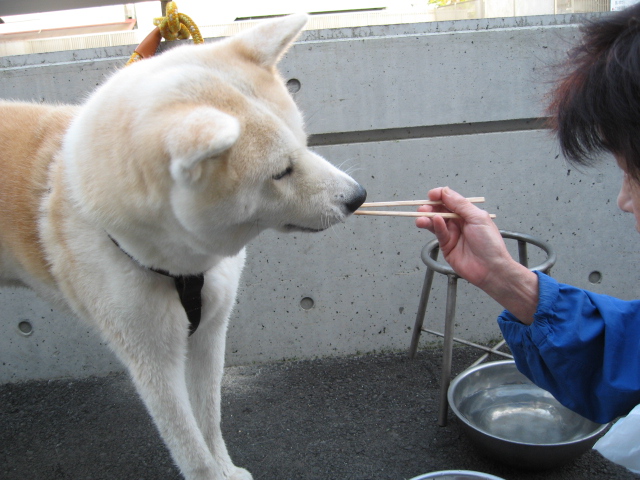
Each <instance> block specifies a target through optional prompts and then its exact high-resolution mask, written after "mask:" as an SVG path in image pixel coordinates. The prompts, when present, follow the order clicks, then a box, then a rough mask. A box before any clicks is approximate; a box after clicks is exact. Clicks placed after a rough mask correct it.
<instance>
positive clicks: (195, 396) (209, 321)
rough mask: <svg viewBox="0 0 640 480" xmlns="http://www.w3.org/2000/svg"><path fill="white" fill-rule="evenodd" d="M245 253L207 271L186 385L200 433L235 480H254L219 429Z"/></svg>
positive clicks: (225, 260) (190, 345) (189, 359)
mask: <svg viewBox="0 0 640 480" xmlns="http://www.w3.org/2000/svg"><path fill="white" fill-rule="evenodd" d="M244 259H245V253H244V251H242V252H241V253H240V254H239V255H238V256H236V257H232V258H226V259H224V260H222V261H221V262H220V263H219V264H218V265H216V267H214V268H213V269H212V270H210V271H209V272H207V275H206V277H205V286H204V288H203V295H202V296H203V311H202V320H201V322H200V326H199V327H198V330H197V331H196V332H195V333H194V334H193V335H192V336H191V337H189V341H188V352H187V369H186V377H187V386H188V389H189V398H190V400H191V404H192V407H193V410H194V413H195V415H196V419H197V421H198V424H199V425H200V430H201V431H202V433H203V435H204V438H205V441H206V442H207V445H208V446H209V449H210V450H211V453H212V454H213V456H214V458H215V459H216V460H217V461H218V462H219V463H220V464H221V465H225V466H226V468H225V471H226V472H229V478H230V479H232V480H251V479H252V476H251V474H250V473H249V472H248V471H246V470H244V469H242V468H238V467H235V466H234V465H233V463H232V461H231V458H230V457H229V454H228V453H227V448H226V445H225V442H224V440H223V438H222V432H221V429H220V418H221V413H220V387H221V380H222V374H223V367H224V355H225V343H226V342H225V341H226V333H227V322H228V318H229V314H230V313H231V309H232V307H233V303H234V300H235V298H236V292H237V288H238V283H239V281H240V273H241V271H242V268H243V265H244Z"/></svg>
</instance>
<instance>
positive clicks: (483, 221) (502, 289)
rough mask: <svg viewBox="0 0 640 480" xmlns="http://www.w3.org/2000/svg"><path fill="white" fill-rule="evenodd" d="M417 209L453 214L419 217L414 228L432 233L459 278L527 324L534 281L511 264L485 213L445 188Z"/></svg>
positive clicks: (535, 289)
mask: <svg viewBox="0 0 640 480" xmlns="http://www.w3.org/2000/svg"><path fill="white" fill-rule="evenodd" d="M429 200H436V201H441V202H442V203H443V205H435V206H432V205H423V206H421V207H419V208H418V211H419V212H441V213H442V212H453V213H456V214H458V215H459V216H460V217H461V218H454V219H444V218H442V217H440V216H434V217H431V218H428V217H419V218H417V219H416V226H417V227H419V228H425V229H427V230H429V231H431V232H432V233H434V234H435V235H436V238H437V239H438V242H439V243H440V251H441V252H442V254H443V256H444V259H445V260H446V261H447V263H448V264H449V265H451V268H453V270H454V271H455V272H456V273H457V274H458V275H460V276H461V277H462V278H464V279H465V280H467V281H468V282H470V283H472V284H473V285H475V286H477V287H479V288H480V289H482V290H484V291H485V292H487V293H488V294H489V295H490V296H491V297H493V298H494V299H495V300H497V301H498V302H499V303H500V304H502V305H503V306H504V307H505V308H507V309H508V310H509V311H511V313H513V314H514V315H515V316H516V317H517V318H518V319H520V320H521V321H522V322H524V323H531V321H532V320H533V314H534V313H535V310H536V307H537V301H538V279H537V277H536V275H535V274H534V273H532V272H530V271H529V270H528V269H527V268H525V267H523V266H522V265H520V264H519V263H518V262H516V261H515V260H514V259H513V258H512V257H511V255H510V254H509V251H508V250H507V247H506V245H505V243H504V241H503V239H502V235H500V231H499V230H498V227H497V226H496V224H495V223H494V222H493V221H492V220H491V218H489V214H488V213H487V212H485V211H484V210H481V209H479V208H478V207H476V206H475V205H473V204H472V203H470V202H469V201H468V200H467V199H466V198H464V197H463V196H462V195H460V194H458V193H457V192H455V191H453V190H451V189H450V188H448V187H444V188H435V189H433V190H431V191H430V192H429Z"/></svg>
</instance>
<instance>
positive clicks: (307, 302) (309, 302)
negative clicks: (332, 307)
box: [300, 297, 315, 310]
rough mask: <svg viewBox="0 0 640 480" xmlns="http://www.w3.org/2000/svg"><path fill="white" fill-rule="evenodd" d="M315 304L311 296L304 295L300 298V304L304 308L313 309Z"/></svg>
mask: <svg viewBox="0 0 640 480" xmlns="http://www.w3.org/2000/svg"><path fill="white" fill-rule="evenodd" d="M314 305H315V302H314V301H313V298H311V297H304V298H303V299H302V300H300V306H301V307H302V309H303V310H311V309H312V308H313V306H314Z"/></svg>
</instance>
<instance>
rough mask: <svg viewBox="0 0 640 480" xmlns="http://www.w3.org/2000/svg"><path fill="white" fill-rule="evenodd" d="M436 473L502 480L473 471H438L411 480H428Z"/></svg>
mask: <svg viewBox="0 0 640 480" xmlns="http://www.w3.org/2000/svg"><path fill="white" fill-rule="evenodd" d="M436 473H437V474H441V475H469V474H471V475H481V476H479V477H478V479H479V480H504V479H503V478H502V477H496V476H495V475H491V474H490V473H484V472H477V471H474V470H438V471H437V472H428V473H423V474H422V475H418V476H417V477H413V478H411V480H429V477H428V475H435V474H436ZM432 478H434V479H435V480H437V479H438V477H432Z"/></svg>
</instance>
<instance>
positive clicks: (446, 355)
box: [409, 230, 556, 427]
mask: <svg viewBox="0 0 640 480" xmlns="http://www.w3.org/2000/svg"><path fill="white" fill-rule="evenodd" d="M500 234H501V235H502V238H508V239H513V240H517V242H518V261H519V262H520V264H522V265H524V266H525V267H527V268H529V257H528V251H527V244H531V245H535V246H536V247H538V248H540V249H542V250H543V251H544V252H545V253H546V254H547V258H546V260H545V261H544V262H542V263H541V264H540V265H538V266H536V267H532V268H529V270H531V271H536V270H537V271H541V272H544V273H549V272H550V271H551V267H553V265H554V264H555V263H556V254H555V251H554V250H553V249H552V248H551V246H550V245H549V244H547V243H546V242H543V241H542V240H539V239H537V238H535V237H532V236H530V235H526V234H524V233H517V232H510V231H507V230H500ZM439 251H440V245H439V244H438V240H432V241H431V242H429V243H427V244H426V245H425V246H424V248H423V249H422V252H421V258H422V261H423V262H424V264H425V265H426V266H427V272H426V273H425V277H424V282H423V284H422V293H421V295H420V303H419V304H418V313H417V315H416V321H415V325H414V328H413V334H412V337H411V345H410V347H409V358H414V357H415V355H416V351H417V350H418V342H419V340H420V334H421V333H422V332H426V333H431V334H433V335H438V336H441V337H444V343H443V347H442V372H441V376H440V408H439V412H438V425H440V426H442V427H444V426H446V425H447V415H448V411H449V402H448V400H447V391H448V389H449V384H450V383H451V361H452V355H453V342H454V341H456V342H458V343H462V344H465V345H469V346H471V347H474V348H477V349H480V350H483V351H485V352H486V353H485V354H484V355H483V356H482V357H480V358H479V359H478V360H477V361H476V362H475V363H473V364H472V365H471V366H475V365H477V364H479V363H481V362H483V361H484V360H485V359H486V358H487V357H488V356H489V355H490V354H497V355H501V356H503V357H507V358H513V357H512V356H511V355H508V354H506V353H503V352H500V351H499V349H500V348H501V347H502V346H503V345H504V344H505V341H504V340H502V341H501V342H499V343H498V344H497V345H495V346H494V347H485V346H484V345H478V344H476V343H473V342H469V341H466V340H462V339H459V338H455V337H454V336H453V327H454V319H455V314H456V300H457V292H458V278H460V277H459V276H458V275H457V274H456V272H454V271H453V269H452V268H451V267H450V266H448V265H445V264H442V263H438V262H437V259H438V253H439ZM435 272H438V273H441V274H443V275H446V276H447V303H446V311H445V321H444V333H439V332H435V331H433V330H429V329H426V328H423V326H422V325H423V323H424V317H425V314H426V311H427V304H428V302H429V294H430V293H431V286H432V285H433V275H434V273H435Z"/></svg>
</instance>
